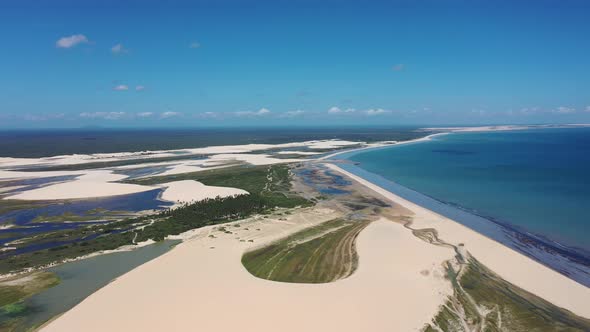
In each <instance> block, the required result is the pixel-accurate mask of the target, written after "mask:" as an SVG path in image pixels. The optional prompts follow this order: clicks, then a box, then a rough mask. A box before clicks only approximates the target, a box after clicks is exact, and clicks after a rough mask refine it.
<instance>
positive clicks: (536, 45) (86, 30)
mask: <svg viewBox="0 0 590 332" xmlns="http://www.w3.org/2000/svg"><path fill="white" fill-rule="evenodd" d="M589 14H590V1H568V0H558V1H544V0H537V1H524V0H523V1H502V0H497V1H477V0H471V1H444V0H440V1H426V0H422V1H420V0H414V1H346V0H341V1H332V0H322V1H318V0H316V1H307V0H305V1H303V0H290V1H283V0H273V1H229V0H215V1H214V0H210V1H154V0H142V1H139V0H136V1H120V0H119V1H113V0H102V1H90V0H86V1H82V0H76V1H66V0H1V1H0V40H1V41H2V42H1V44H0V45H1V46H0V60H1V61H0V128H3V129H10V128H66V127H67V128H79V127H86V126H101V127H202V126H279V125H281V126H285V125H286V126H290V125H293V126H306V125H309V126H320V125H334V126H339V125H386V126H387V125H392V126H393V125H405V124H418V125H421V124H428V125H448V124H510V123H514V124H521V123H590V24H589V23H588V15H589Z"/></svg>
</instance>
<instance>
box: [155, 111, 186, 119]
mask: <svg viewBox="0 0 590 332" xmlns="http://www.w3.org/2000/svg"><path fill="white" fill-rule="evenodd" d="M181 115H182V113H180V112H172V111H167V112H164V113H162V114H160V117H161V118H162V119H168V118H173V117H176V116H181Z"/></svg>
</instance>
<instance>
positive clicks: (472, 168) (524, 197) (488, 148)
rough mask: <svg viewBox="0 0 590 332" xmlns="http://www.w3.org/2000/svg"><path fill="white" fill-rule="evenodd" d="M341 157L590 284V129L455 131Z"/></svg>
mask: <svg viewBox="0 0 590 332" xmlns="http://www.w3.org/2000/svg"><path fill="white" fill-rule="evenodd" d="M337 158H339V159H340V158H345V159H349V160H351V161H354V162H356V163H357V165H356V166H353V165H347V166H345V168H346V169H348V170H349V171H353V172H354V173H357V174H358V175H362V176H364V177H365V178H367V177H368V178H370V179H369V180H370V181H372V182H377V184H379V185H381V186H383V187H388V186H389V188H386V189H390V190H392V191H396V190H397V191H400V190H401V191H403V193H404V194H405V195H410V196H412V195H414V196H418V195H419V194H423V195H419V196H422V197H412V198H413V199H412V200H414V201H416V200H419V201H421V203H422V204H421V205H426V207H428V208H431V209H433V210H437V209H439V210H440V211H438V210H437V212H439V213H441V214H446V215H447V216H453V217H455V216H456V217H455V218H454V219H456V220H457V219H459V220H457V221H459V222H462V223H464V224H466V225H467V226H470V227H471V228H474V229H476V230H477V231H480V232H482V233H484V234H485V235H488V236H490V237H492V238H495V239H496V240H499V241H500V242H503V243H505V244H508V245H510V246H511V247H514V248H515V249H517V250H520V251H521V252H524V253H525V254H528V255H529V256H532V257H534V258H536V259H537V260H540V261H542V262H543V263H545V264H547V265H550V266H551V267H553V268H555V269H556V270H559V271H560V272H562V273H565V274H568V275H570V276H571V277H573V278H574V279H577V280H579V281H581V282H583V283H585V284H588V281H589V278H588V272H589V267H590V264H589V262H590V255H589V254H588V253H590V241H589V240H588V236H590V210H589V207H590V186H589V184H590V172H589V170H590V129H588V128H578V129H544V130H527V131H510V132H487V133H454V134H448V135H443V136H437V137H435V138H433V139H432V140H430V141H426V142H420V143H413V144H407V145H400V146H393V147H388V148H382V149H374V150H366V151H360V152H352V153H348V154H345V155H340V156H338V157H337ZM400 185H401V186H403V187H405V188H401V186H400ZM396 186H397V187H396ZM406 188H409V189H411V190H407V189H406ZM416 192H417V193H416ZM398 193H399V192H398ZM458 210H459V211H458ZM466 212H467V213H466ZM459 214H460V215H461V216H459ZM468 215H471V217H469V216H468ZM474 216H477V218H476V217H474ZM481 217H483V218H481ZM486 222H487V224H486ZM498 226H500V227H498ZM507 242H509V243H507ZM540 251H543V252H540Z"/></svg>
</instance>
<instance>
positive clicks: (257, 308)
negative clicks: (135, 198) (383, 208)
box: [43, 208, 453, 332]
mask: <svg viewBox="0 0 590 332" xmlns="http://www.w3.org/2000/svg"><path fill="white" fill-rule="evenodd" d="M323 210H326V209H323ZM334 217H335V214H334V213H333V212H330V211H329V210H328V211H322V210H320V209H317V208H312V209H304V210H303V211H302V210H299V211H295V212H294V213H293V214H292V215H289V216H288V217H287V218H286V219H285V218H284V217H283V218H282V219H285V220H282V219H276V218H269V219H263V218H253V219H250V220H248V221H241V222H239V224H240V226H241V227H239V228H234V227H232V226H231V224H228V225H224V226H225V228H226V229H229V230H230V231H231V232H232V234H226V233H223V232H221V231H215V229H216V228H215V227H208V228H202V229H199V230H195V231H193V232H192V235H191V236H190V237H191V239H190V240H188V241H186V242H184V243H182V244H180V245H178V246H177V247H176V248H175V249H174V250H172V251H170V252H169V253H167V254H165V255H163V256H160V257H159V258H157V259H155V260H153V261H150V262H148V263H146V264H144V265H142V266H140V267H138V268H136V269H134V270H132V271H130V272H129V273H127V274H125V275H123V276H121V277H120V278H118V279H117V280H115V281H113V282H112V283H111V284H109V285H108V286H106V287H104V288H103V289H101V290H99V291H98V292H96V293H94V294H92V295H91V296H90V297H88V298H87V299H85V300H84V301H83V302H82V303H81V304H79V305H78V306H76V307H74V308H73V309H72V310H70V311H68V312H66V313H65V314H64V315H62V316H60V317H58V318H57V319H56V320H54V321H53V322H51V323H50V324H48V326H46V327H45V328H44V329H43V331H79V330H81V329H83V330H85V331H130V330H134V331H162V330H167V331H190V330H195V329H199V330H203V331H234V330H240V331H276V330H277V328H278V329H280V330H281V331H297V332H300V331H341V332H346V331H351V332H352V331H354V332H358V331H377V332H378V331H418V330H419V329H420V328H422V327H423V326H424V324H426V323H428V322H429V321H430V319H431V318H432V316H434V315H435V314H436V312H437V311H438V308H439V306H440V305H442V304H443V303H444V301H445V299H446V297H447V296H448V295H449V294H450V293H451V288H450V286H449V284H448V281H447V280H446V279H444V277H443V275H444V271H443V269H442V267H441V262H442V261H444V260H447V259H450V258H451V257H452V256H453V252H452V250H450V249H448V248H443V247H437V246H433V245H430V244H427V243H425V242H423V241H422V240H419V239H418V238H416V237H414V236H413V235H412V234H411V232H408V231H407V229H405V228H404V227H403V226H401V225H400V224H397V223H393V222H390V221H387V220H385V219H381V220H379V221H376V222H374V223H372V224H371V225H369V226H368V227H367V228H366V229H365V230H364V231H363V232H362V233H361V234H360V235H359V238H358V240H357V248H358V253H359V257H360V264H359V268H358V270H357V271H356V272H355V273H354V274H353V275H352V276H351V277H349V278H347V279H343V280H339V281H337V282H334V283H329V284H291V283H280V282H272V281H267V280H263V279H258V278H256V277H254V276H252V275H251V274H249V273H248V272H247V271H246V270H245V269H244V267H243V266H242V265H241V262H240V259H241V255H242V253H243V252H244V251H245V250H248V248H253V247H256V246H260V245H262V244H263V243H268V242H270V241H273V240H275V239H278V238H280V237H283V236H287V235H288V234H291V233H293V232H295V231H297V230H300V229H303V228H305V227H309V226H311V225H313V224H318V223H321V222H324V221H327V220H330V219H332V218H334ZM210 235H212V236H214V237H210ZM250 240H252V241H253V242H248V241H250ZM241 241H244V242H241ZM138 317H141V319H138Z"/></svg>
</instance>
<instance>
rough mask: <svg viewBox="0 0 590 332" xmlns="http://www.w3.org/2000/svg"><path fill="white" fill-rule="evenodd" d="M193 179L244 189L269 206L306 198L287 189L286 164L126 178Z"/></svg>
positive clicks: (289, 204)
mask: <svg viewBox="0 0 590 332" xmlns="http://www.w3.org/2000/svg"><path fill="white" fill-rule="evenodd" d="M182 180H195V181H199V182H201V183H203V184H205V185H208V186H219V187H232V188H239V189H244V190H246V191H247V192H249V193H250V194H258V195H260V197H261V198H263V199H264V200H265V201H266V203H267V204H268V205H270V206H277V207H286V208H290V207H295V206H304V205H309V201H307V200H305V199H304V198H302V197H300V196H298V195H296V194H294V193H292V192H291V174H290V170H289V166H288V165H272V166H236V167H228V168H220V169H212V170H207V171H200V172H192V173H184V174H175V175H167V176H152V177H148V178H142V179H134V180H129V181H127V182H128V183H133V184H140V185H155V184H161V183H166V182H172V181H182Z"/></svg>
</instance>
